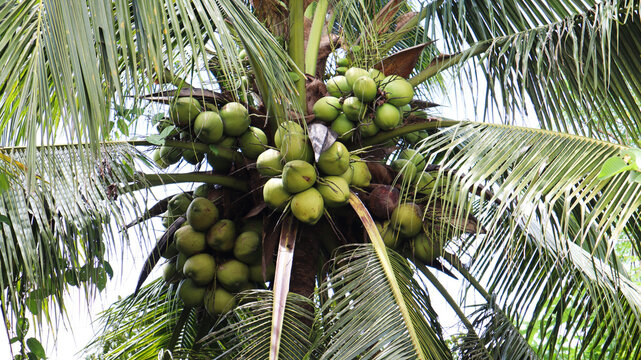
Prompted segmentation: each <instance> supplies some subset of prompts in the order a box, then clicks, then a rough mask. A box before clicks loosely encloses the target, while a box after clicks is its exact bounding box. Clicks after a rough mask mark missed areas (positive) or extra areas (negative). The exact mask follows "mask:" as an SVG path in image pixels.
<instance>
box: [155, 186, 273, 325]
mask: <svg viewBox="0 0 641 360" xmlns="http://www.w3.org/2000/svg"><path fill="white" fill-rule="evenodd" d="M207 193H208V186H207V185H202V186H200V187H199V188H197V189H196V190H195V191H194V197H193V198H191V197H190V195H188V194H179V195H176V196H175V197H173V198H172V199H171V200H170V201H169V205H168V208H169V209H168V212H170V213H171V214H172V216H181V215H182V216H185V217H186V218H187V221H186V222H185V223H184V224H183V226H182V227H180V228H179V229H177V230H176V232H175V233H174V238H173V242H171V243H170V245H169V246H168V248H167V250H166V251H165V253H164V254H163V257H165V258H167V259H169V261H168V262H167V263H166V264H165V267H164V269H163V278H164V280H165V281H166V282H167V283H178V282H179V285H178V290H177V292H178V297H179V298H180V299H181V300H182V302H183V304H184V305H185V306H187V307H204V308H205V310H206V311H207V312H208V313H209V314H210V315H212V316H213V315H215V314H222V313H225V312H227V311H229V310H231V309H232V308H233V307H234V306H235V305H236V303H235V298H234V294H235V293H237V292H240V291H243V290H248V289H254V288H265V282H266V281H271V280H272V279H273V276H274V270H275V267H274V265H273V264H270V265H269V266H267V271H266V278H263V267H262V239H261V238H262V233H263V229H262V222H251V221H250V222H246V223H245V224H243V225H242V226H237V224H236V223H235V222H234V221H232V220H230V219H220V216H219V214H220V212H219V209H218V208H217V206H216V205H215V204H214V203H213V202H212V201H210V200H209V199H207V198H206V196H207ZM199 195H204V196H199Z"/></svg>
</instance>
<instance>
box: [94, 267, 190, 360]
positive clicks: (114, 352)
mask: <svg viewBox="0 0 641 360" xmlns="http://www.w3.org/2000/svg"><path fill="white" fill-rule="evenodd" d="M184 311H187V318H186V319H185V323H184V325H183V326H182V327H181V328H179V329H178V330H177V331H178V332H177V333H176V334H177V335H178V337H177V338H176V339H175V341H176V343H175V344H174V345H175V348H176V349H177V350H175V351H178V352H180V351H182V350H181V349H189V348H191V346H192V345H193V343H194V339H195V336H196V333H197V331H198V323H199V321H198V320H199V318H198V314H197V311H196V310H195V309H188V308H183V307H182V304H181V301H180V300H179V299H178V298H177V297H176V285H172V286H167V285H166V284H165V283H164V282H163V280H162V279H156V281H154V282H152V283H150V284H149V285H146V286H144V287H143V288H142V289H141V291H140V292H139V293H138V294H137V295H131V296H128V297H127V298H124V299H122V300H120V301H118V302H116V303H115V304H113V305H112V306H111V307H110V308H109V309H107V310H105V311H104V312H103V313H101V314H100V322H101V324H102V326H103V333H102V334H101V335H99V336H98V337H97V338H96V339H95V340H94V341H93V342H92V343H91V344H89V345H88V346H87V349H86V350H92V351H95V350H98V351H99V352H100V354H101V356H104V359H124V358H126V359H141V360H142V359H155V358H157V357H158V355H159V354H162V353H164V352H165V351H166V350H167V348H168V347H169V345H170V343H171V342H172V337H173V336H174V331H175V329H176V324H177V323H178V322H179V321H180V318H181V316H183V315H184V314H183V312H184ZM172 350H173V349H172Z"/></svg>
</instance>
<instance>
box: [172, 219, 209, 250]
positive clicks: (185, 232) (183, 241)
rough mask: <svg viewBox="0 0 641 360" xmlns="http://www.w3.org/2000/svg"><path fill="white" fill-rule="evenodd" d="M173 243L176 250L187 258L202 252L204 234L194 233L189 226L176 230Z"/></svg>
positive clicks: (204, 244) (204, 245)
mask: <svg viewBox="0 0 641 360" xmlns="http://www.w3.org/2000/svg"><path fill="white" fill-rule="evenodd" d="M174 243H175V244H176V249H178V251H179V252H181V253H183V254H185V255H187V256H192V255H194V254H197V253H200V252H203V251H205V248H206V242H205V234H203V233H202V232H199V231H195V230H194V228H193V227H191V226H189V225H187V226H183V227H181V228H180V229H178V230H176V232H175V233H174Z"/></svg>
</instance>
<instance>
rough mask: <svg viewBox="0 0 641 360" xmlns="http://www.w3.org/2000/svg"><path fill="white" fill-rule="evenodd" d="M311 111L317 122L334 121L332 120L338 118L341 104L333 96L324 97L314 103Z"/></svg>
mask: <svg viewBox="0 0 641 360" xmlns="http://www.w3.org/2000/svg"><path fill="white" fill-rule="evenodd" d="M312 111H313V112H314V115H315V116H316V119H318V120H321V121H325V122H330V121H334V119H336V118H337V117H338V114H340V111H341V102H340V100H338V98H336V97H334V96H325V97H322V98H320V99H318V100H317V101H316V102H315V103H314V106H313V107H312Z"/></svg>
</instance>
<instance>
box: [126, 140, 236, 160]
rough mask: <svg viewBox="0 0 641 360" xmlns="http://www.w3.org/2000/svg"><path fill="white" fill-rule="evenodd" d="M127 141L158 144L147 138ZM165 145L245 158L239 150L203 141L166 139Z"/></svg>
mask: <svg viewBox="0 0 641 360" xmlns="http://www.w3.org/2000/svg"><path fill="white" fill-rule="evenodd" d="M127 143H128V144H130V145H133V146H157V145H155V144H152V143H150V142H149V141H146V140H130V141H127ZM165 145H166V146H171V147H175V148H180V149H186V150H194V151H198V152H201V153H206V154H212V155H216V156H218V157H221V158H225V159H227V160H232V161H242V160H243V155H242V154H241V153H239V152H238V151H235V150H233V149H229V148H224V147H219V146H217V145H208V144H203V143H195V142H186V141H176V140H165ZM214 149H215V150H214Z"/></svg>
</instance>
